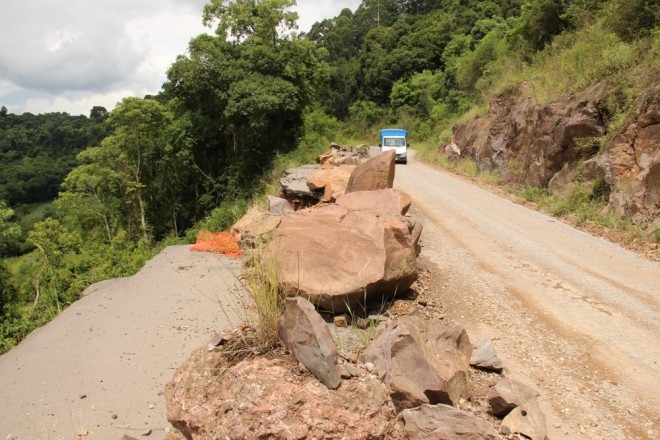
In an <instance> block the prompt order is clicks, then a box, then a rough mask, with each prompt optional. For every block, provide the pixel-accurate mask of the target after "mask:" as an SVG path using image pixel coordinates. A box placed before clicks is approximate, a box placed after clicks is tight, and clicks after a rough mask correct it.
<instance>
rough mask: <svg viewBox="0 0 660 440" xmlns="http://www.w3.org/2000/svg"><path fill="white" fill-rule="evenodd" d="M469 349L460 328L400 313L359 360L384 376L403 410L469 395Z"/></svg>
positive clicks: (462, 330) (465, 336) (467, 340)
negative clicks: (369, 363) (361, 359)
mask: <svg viewBox="0 0 660 440" xmlns="http://www.w3.org/2000/svg"><path fill="white" fill-rule="evenodd" d="M471 352H472V346H471V345H470V340H469V338H468V336H467V333H466V332H465V330H464V329H462V328H456V327H453V328H452V327H448V326H446V324H444V323H443V322H442V321H428V320H426V319H424V318H421V317H417V316H403V317H401V318H400V319H399V320H398V321H397V322H396V323H394V324H389V325H388V326H387V327H386V328H385V329H384V330H383V331H382V333H381V334H380V335H379V336H378V337H377V338H376V339H375V340H374V341H373V342H372V343H371V344H369V346H368V347H367V349H366V350H365V353H364V358H365V361H366V362H371V363H373V364H374V365H375V366H376V368H377V369H378V371H379V372H380V374H382V375H383V378H384V381H385V384H386V385H387V386H388V388H389V390H390V395H391V396H392V400H393V401H394V405H395V406H396V407H397V409H406V408H414V407H416V406H419V405H423V404H427V403H430V404H437V403H445V404H450V405H451V404H455V403H457V402H458V401H459V399H464V398H467V397H469V395H470V389H469V385H468V374H467V370H468V369H469V365H468V362H469V359H470V355H471Z"/></svg>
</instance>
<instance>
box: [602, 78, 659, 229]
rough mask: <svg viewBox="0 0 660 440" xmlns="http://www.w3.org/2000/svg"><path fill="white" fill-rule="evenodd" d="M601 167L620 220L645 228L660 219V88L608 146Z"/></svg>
mask: <svg viewBox="0 0 660 440" xmlns="http://www.w3.org/2000/svg"><path fill="white" fill-rule="evenodd" d="M599 159H600V160H599V164H601V166H602V167H603V169H604V171H605V180H606V182H607V183H608V185H610V187H611V188H612V189H613V190H612V192H611V194H610V199H609V205H610V207H611V208H612V210H613V211H614V213H615V214H616V215H617V216H621V217H624V216H628V217H630V218H632V220H633V222H635V223H637V224H638V225H641V226H644V225H646V224H648V223H651V222H653V220H654V219H657V218H659V217H660V88H656V89H655V90H651V91H650V92H649V93H648V95H647V97H646V99H644V101H643V102H642V104H641V105H640V106H639V108H638V110H637V112H636V117H635V118H634V120H633V122H632V123H631V124H630V125H628V126H626V127H624V128H623V129H622V130H621V131H620V132H619V133H618V134H617V135H616V136H615V137H614V139H613V140H612V142H610V143H609V144H608V145H607V146H606V150H605V153H604V155H603V156H601V157H600V158H599Z"/></svg>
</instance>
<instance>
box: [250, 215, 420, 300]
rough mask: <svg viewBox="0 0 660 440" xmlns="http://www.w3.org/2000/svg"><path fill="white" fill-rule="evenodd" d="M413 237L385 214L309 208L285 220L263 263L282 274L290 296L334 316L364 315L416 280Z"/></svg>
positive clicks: (281, 283)
mask: <svg viewBox="0 0 660 440" xmlns="http://www.w3.org/2000/svg"><path fill="white" fill-rule="evenodd" d="M410 232H411V231H410V229H409V227H408V225H407V224H406V223H404V222H402V221H401V220H399V219H398V218H397V217H395V216H392V215H389V214H385V213H379V212H375V211H352V210H349V209H348V208H346V207H343V206H338V205H334V204H333V205H327V206H323V207H320V208H313V209H305V210H301V211H297V212H295V213H294V214H291V215H289V216H287V217H285V218H283V219H282V223H281V224H280V227H279V228H278V230H277V232H276V233H275V236H274V238H273V240H272V241H271V243H270V244H269V246H268V248H267V249H266V252H265V253H264V257H263V261H262V264H263V265H264V267H274V268H277V269H278V282H279V284H280V287H281V288H282V290H283V291H284V292H285V294H286V295H288V296H293V295H302V296H305V297H306V298H309V300H310V301H311V302H312V303H314V304H315V305H316V306H317V307H320V308H322V309H324V310H328V311H332V312H335V313H341V312H349V311H351V310H360V305H362V306H364V304H365V303H369V302H377V303H381V302H382V301H383V300H384V298H389V297H393V296H395V295H397V294H403V293H404V292H405V291H407V290H408V288H409V287H410V285H411V284H412V283H413V282H414V281H415V280H416V279H417V267H416V261H415V259H416V255H415V249H414V243H413V242H412V240H411V235H410Z"/></svg>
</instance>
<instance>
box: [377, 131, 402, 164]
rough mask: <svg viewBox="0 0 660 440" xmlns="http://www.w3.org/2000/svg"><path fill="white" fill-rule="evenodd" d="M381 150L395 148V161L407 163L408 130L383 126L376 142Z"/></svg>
mask: <svg viewBox="0 0 660 440" xmlns="http://www.w3.org/2000/svg"><path fill="white" fill-rule="evenodd" d="M378 146H379V147H380V151H381V152H385V151H389V150H395V151H396V159H395V161H396V162H401V163H408V146H409V145H408V132H407V131H406V130H402V129H400V128H384V129H382V130H381V131H380V140H379V142H378Z"/></svg>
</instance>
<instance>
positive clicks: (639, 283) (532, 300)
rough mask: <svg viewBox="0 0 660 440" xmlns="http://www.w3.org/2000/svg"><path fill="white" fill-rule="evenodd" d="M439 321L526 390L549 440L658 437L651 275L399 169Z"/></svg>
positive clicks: (560, 229) (414, 169)
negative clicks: (490, 344) (481, 346)
mask: <svg viewBox="0 0 660 440" xmlns="http://www.w3.org/2000/svg"><path fill="white" fill-rule="evenodd" d="M395 187H397V188H399V189H401V190H403V191H406V192H407V193H409V194H410V195H411V196H412V197H413V208H412V215H414V216H415V217H417V218H418V219H419V220H420V221H422V223H423V224H424V232H423V233H422V255H423V256H424V258H427V259H428V260H430V261H431V262H432V263H433V264H432V265H431V266H433V267H432V268H431V272H432V275H431V277H430V278H431V279H432V280H433V281H432V282H433V286H432V288H431V289H430V290H431V291H432V292H434V295H436V296H437V303H438V304H440V307H442V309H443V310H442V312H443V314H445V315H446V316H447V319H450V320H452V321H454V322H457V323H459V324H461V325H463V326H465V327H466V329H467V330H468V334H469V335H470V337H471V339H472V341H473V343H477V342H479V341H480V340H483V339H492V340H493V341H494V344H495V346H496V348H497V350H498V354H499V355H500V357H501V358H502V359H503V360H504V362H505V365H506V371H507V374H508V375H510V376H512V377H515V378H518V379H520V380H522V381H524V382H527V383H528V384H530V385H532V386H534V387H536V388H538V389H539V390H541V392H542V403H543V406H544V409H545V410H546V412H547V414H548V419H549V420H548V427H549V437H550V438H552V439H558V438H567V439H568V438H570V439H577V438H584V439H609V438H619V439H652V438H658V436H660V365H658V362H659V361H660V337H659V336H660V264H659V263H657V262H653V261H649V260H648V259H645V258H641V257H639V256H638V255H636V254H633V253H631V252H629V251H626V250H625V249H623V248H621V247H619V246H617V245H615V244H613V243H611V242H609V241H607V240H604V239H602V238H598V237H594V236H592V235H589V234H587V233H585V232H582V231H579V230H577V229H574V228H572V227H570V226H568V225H566V224H564V223H562V222H560V221H558V220H556V219H553V218H552V217H548V216H546V215H544V214H542V213H539V212H537V211H533V210H530V209H527V208H525V207H523V206H521V205H518V204H516V203H513V202H512V201H511V200H508V199H506V198H501V197H498V196H496V195H494V194H492V193H490V192H488V191H485V190H484V189H482V188H479V187H478V186H475V185H473V184H471V183H468V182H465V181H463V180H461V179H459V178H457V177H455V176H453V175H450V174H448V173H445V172H443V171H439V170H437V169H434V168H432V167H429V166H427V165H424V164H421V163H419V162H416V161H415V160H410V161H409V163H408V165H397V169H396V178H395Z"/></svg>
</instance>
